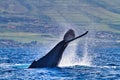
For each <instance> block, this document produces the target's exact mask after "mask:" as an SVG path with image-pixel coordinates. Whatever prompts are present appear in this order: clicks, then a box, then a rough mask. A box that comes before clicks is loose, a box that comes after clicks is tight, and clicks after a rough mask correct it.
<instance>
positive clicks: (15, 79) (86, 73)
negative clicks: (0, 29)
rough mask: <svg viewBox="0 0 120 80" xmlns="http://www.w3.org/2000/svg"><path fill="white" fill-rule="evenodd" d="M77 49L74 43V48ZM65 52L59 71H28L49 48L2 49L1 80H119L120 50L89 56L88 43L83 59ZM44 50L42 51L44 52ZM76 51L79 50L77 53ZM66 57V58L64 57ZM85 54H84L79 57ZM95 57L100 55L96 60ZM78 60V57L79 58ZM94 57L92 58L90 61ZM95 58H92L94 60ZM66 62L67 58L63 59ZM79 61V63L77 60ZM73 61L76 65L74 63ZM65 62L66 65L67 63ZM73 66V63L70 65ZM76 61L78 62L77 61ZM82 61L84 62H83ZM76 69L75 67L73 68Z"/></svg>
mask: <svg viewBox="0 0 120 80" xmlns="http://www.w3.org/2000/svg"><path fill="white" fill-rule="evenodd" d="M74 45H76V43H75V44H73V43H71V45H70V46H69V47H71V46H74ZM69 47H68V48H67V49H66V51H65V53H66V54H68V53H69V54H70V55H69V56H68V55H67V57H69V58H67V57H66V59H64V60H67V61H65V62H61V66H60V67H57V68H41V69H28V66H29V65H30V64H31V62H32V61H33V60H34V59H35V58H36V57H38V56H39V55H41V54H42V55H43V52H45V50H46V48H44V47H41V48H40V50H36V48H31V49H29V48H4V49H2V48H1V49H0V80H119V79H120V48H119V47H106V48H95V50H94V51H93V52H92V53H91V55H90V54H89V55H88V53H89V52H88V51H87V47H88V46H87V43H86V44H85V45H84V47H85V50H83V52H84V53H83V57H80V56H77V55H74V54H76V52H75V51H74V48H73V51H72V50H69ZM41 50H42V51H41ZM75 50H76V49H75ZM65 53H64V55H65ZM78 54H82V53H78ZM94 55H97V56H95V57H94ZM76 56H77V57H76ZM89 56H91V57H89ZM92 56H93V57H92ZM64 58H65V57H64ZM76 58H77V59H76ZM72 59H73V61H72ZM64 60H63V61H64ZM69 60H70V61H72V62H70V61H69ZM76 60H77V61H76ZM80 60H81V61H80ZM71 63H72V64H74V65H72V64H71Z"/></svg>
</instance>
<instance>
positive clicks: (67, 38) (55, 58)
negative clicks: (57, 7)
mask: <svg viewBox="0 0 120 80" xmlns="http://www.w3.org/2000/svg"><path fill="white" fill-rule="evenodd" d="M87 33H88V31H86V32H85V33H84V34H82V35H80V36H77V37H75V33H74V31H73V30H72V29H69V30H68V31H67V32H66V33H65V35H64V38H63V40H62V41H60V42H59V43H58V44H57V45H56V46H55V47H54V48H53V49H52V50H51V51H50V52H48V54H46V55H45V56H43V57H42V58H40V59H39V60H37V61H35V60H34V61H33V62H32V64H31V65H30V66H29V68H43V67H56V66H58V64H59V62H60V60H61V58H62V54H63V52H64V50H65V48H66V47H67V46H68V44H69V42H71V41H73V40H76V39H78V38H80V37H82V36H84V35H86V34H87Z"/></svg>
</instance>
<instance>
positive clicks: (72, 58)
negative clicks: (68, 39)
mask: <svg viewBox="0 0 120 80" xmlns="http://www.w3.org/2000/svg"><path fill="white" fill-rule="evenodd" d="M87 40H88V39H87V38H86V40H85V45H84V49H83V57H82V58H79V56H78V55H77V54H76V47H77V43H78V42H73V43H71V44H72V45H71V44H70V46H69V47H68V48H67V50H66V51H65V53H64V54H63V57H62V60H61V62H60V64H59V66H60V67H65V66H75V65H83V66H91V64H92V62H91V61H92V60H91V58H90V56H89V55H88V42H87Z"/></svg>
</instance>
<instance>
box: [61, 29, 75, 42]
mask: <svg viewBox="0 0 120 80" xmlns="http://www.w3.org/2000/svg"><path fill="white" fill-rule="evenodd" d="M73 38H75V32H74V30H72V29H69V30H68V31H67V32H66V33H65V35H64V38H63V39H64V40H65V41H69V40H71V39H73Z"/></svg>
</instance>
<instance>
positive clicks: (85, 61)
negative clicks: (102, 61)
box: [79, 38, 92, 66]
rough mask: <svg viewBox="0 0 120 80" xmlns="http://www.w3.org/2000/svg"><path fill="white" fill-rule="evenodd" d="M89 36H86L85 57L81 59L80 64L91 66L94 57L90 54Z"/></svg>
mask: <svg viewBox="0 0 120 80" xmlns="http://www.w3.org/2000/svg"><path fill="white" fill-rule="evenodd" d="M87 40H88V38H86V40H85V45H84V50H83V54H84V55H83V57H82V59H81V61H79V65H85V66H91V64H92V59H91V57H90V56H89V55H88V48H89V47H88V41H87Z"/></svg>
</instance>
